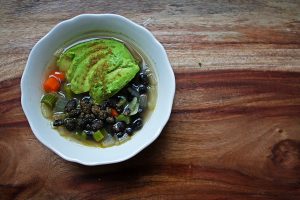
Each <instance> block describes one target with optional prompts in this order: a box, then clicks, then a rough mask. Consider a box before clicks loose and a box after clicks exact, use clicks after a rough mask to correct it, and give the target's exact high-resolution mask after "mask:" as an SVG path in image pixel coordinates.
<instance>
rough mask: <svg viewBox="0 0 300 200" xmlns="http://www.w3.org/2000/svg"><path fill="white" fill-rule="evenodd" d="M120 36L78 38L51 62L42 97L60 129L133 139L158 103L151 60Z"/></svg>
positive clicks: (87, 137)
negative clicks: (119, 37) (148, 60)
mask: <svg viewBox="0 0 300 200" xmlns="http://www.w3.org/2000/svg"><path fill="white" fill-rule="evenodd" d="M142 55H143V54H142V53H141V52H138V51H137V50H135V49H134V48H133V46H131V45H130V44H128V43H126V42H124V41H121V40H118V39H115V38H91V39H87V40H81V41H77V42H75V43H74V44H72V45H70V46H68V47H66V48H64V49H63V50H62V52H58V53H56V56H55V57H54V58H53V60H52V61H51V63H50V64H49V68H48V70H47V73H46V77H45V81H44V83H43V88H44V91H45V94H44V95H43V97H42V99H41V108H42V113H43V115H44V117H46V118H48V119H49V120H51V124H52V126H53V128H55V129H57V130H58V132H59V133H60V135H62V136H64V137H67V138H70V139H72V140H74V141H78V142H80V143H82V144H85V145H92V146H97V147H109V146H113V145H119V144H122V143H123V142H125V141H127V140H129V139H130V138H131V137H132V136H133V135H134V134H135V133H136V132H138V131H139V130H140V129H141V128H142V127H143V125H144V123H146V119H147V116H149V114H150V113H151V111H152V110H153V109H154V107H155V101H156V82H155V77H154V74H153V73H152V70H151V65H150V62H147V59H146V57H145V56H142Z"/></svg>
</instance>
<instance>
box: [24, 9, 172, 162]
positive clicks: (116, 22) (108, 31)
mask: <svg viewBox="0 0 300 200" xmlns="http://www.w3.org/2000/svg"><path fill="white" fill-rule="evenodd" d="M95 34H97V35H99V34H100V35H102V36H105V35H107V36H112V37H116V38H118V39H121V40H124V41H126V42H129V43H130V44H131V45H133V46H134V48H136V49H137V50H138V51H140V52H142V53H143V54H144V55H146V57H147V59H148V60H149V62H151V65H152V67H153V68H152V71H153V72H154V74H155V76H156V80H157V100H156V106H155V110H154V111H153V113H152V114H150V116H149V118H148V119H147V121H146V122H145V124H144V126H143V128H142V129H141V130H140V131H139V132H138V133H136V134H135V136H134V137H132V138H131V140H129V141H127V142H126V143H124V144H122V145H119V146H113V147H109V148H95V147H88V146H84V145H82V144H79V143H76V142H73V141H70V140H68V139H66V138H63V137H61V136H60V135H59V134H58V132H57V131H56V130H54V129H52V128H51V125H50V121H48V120H47V119H45V118H44V117H43V116H42V114H41V110H40V99H41V96H42V94H43V91H42V88H41V85H42V84H41V83H42V81H43V78H44V73H45V70H46V68H47V64H48V63H49V61H50V60H51V59H52V58H53V54H54V53H55V51H57V49H59V48H61V47H64V46H67V45H68V44H71V43H73V42H74V41H76V40H77V41H78V40H79V39H84V38H89V37H93V36H95ZM21 90H22V107H23V110H24V112H25V114H26V117H27V119H28V121H29V124H30V126H31V128H32V130H33V133H34V134H35V135H36V137H37V138H38V139H39V140H40V141H41V142H42V143H43V144H44V145H46V146H47V147H49V148H50V149H51V150H53V151H54V152H55V153H57V154H58V155H60V156H61V157H63V158H64V159H66V160H69V161H74V162H78V163H81V164H85V165H98V164H108V163H114V162H120V161H123V160H126V159H128V158H130V157H132V156H134V155H135V154H137V153H138V152H139V151H141V150H142V149H143V148H145V147H146V146H148V145H149V144H150V143H151V142H153V141H154V140H155V139H156V138H157V137H158V135H159V134H160V132H161V130H162V128H163V127H164V125H165V123H166V122H167V120H168V118H169V115H170V112H171V107H172V102H173V98H174V93H175V78H174V73H173V71H172V69H171V66H170V63H169V61H168V58H167V55H166V52H165V50H164V49H163V47H162V46H161V44H160V43H159V42H158V41H157V40H156V39H155V38H154V37H153V35H152V34H151V33H150V32H149V31H147V30H146V29H144V28H143V27H141V26H139V25H137V24H135V23H133V22H131V21H130V20H128V19H126V18H124V17H121V16H118V15H111V14H106V15H90V14H87V15H80V16H77V17H75V18H73V19H70V20H67V21H64V22H61V23H60V24H58V25H57V26H55V27H54V28H53V29H52V30H51V31H50V32H49V33H48V34H47V35H46V36H45V37H43V38H42V39H41V40H40V41H39V42H38V43H37V44H36V45H35V46H34V48H33V49H32V51H31V53H30V55H29V58H28V61H27V64H26V67H25V70H24V73H23V76H22V81H21Z"/></svg>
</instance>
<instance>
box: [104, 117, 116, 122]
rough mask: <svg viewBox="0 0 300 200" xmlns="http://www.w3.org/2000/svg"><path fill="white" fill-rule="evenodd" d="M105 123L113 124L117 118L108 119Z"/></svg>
mask: <svg viewBox="0 0 300 200" xmlns="http://www.w3.org/2000/svg"><path fill="white" fill-rule="evenodd" d="M105 121H106V123H108V124H113V123H115V118H114V117H107V118H106V119H105Z"/></svg>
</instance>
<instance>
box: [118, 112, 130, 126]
mask: <svg viewBox="0 0 300 200" xmlns="http://www.w3.org/2000/svg"><path fill="white" fill-rule="evenodd" d="M116 120H117V121H118V122H120V121H123V122H125V123H126V124H129V123H130V117H129V116H126V115H124V114H120V115H118V116H117V117H116Z"/></svg>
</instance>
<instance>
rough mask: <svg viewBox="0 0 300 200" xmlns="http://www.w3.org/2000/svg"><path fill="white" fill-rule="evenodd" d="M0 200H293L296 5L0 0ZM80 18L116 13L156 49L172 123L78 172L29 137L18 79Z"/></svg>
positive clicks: (298, 155) (298, 116)
mask: <svg viewBox="0 0 300 200" xmlns="http://www.w3.org/2000/svg"><path fill="white" fill-rule="evenodd" d="M0 5H1V6H0V74H1V76H0V199H1V200H2V199H239V200H240V199H255V200H257V199H300V42H299V41H300V40H299V36H300V13H299V10H300V2H299V1H296V0H295V1H255V2H249V1H217V2H213V1H212V2H211V1H164V2H162V1H151V2H150V1H149V2H148V1H135V2H131V3H128V2H126V1H113V2H108V1H107V2H101V1H97V2H96V1H95V2H94V1H90V2H88V1H64V2H59V1H29V0H28V1H1V3H0ZM81 13H117V14H121V15H124V16H125V17H128V18H130V19H132V20H133V21H135V22H137V23H139V24H143V25H144V26H146V27H147V28H148V29H149V30H151V31H152V32H153V34H154V35H155V36H156V37H157V38H158V40H159V41H160V42H161V43H162V44H163V45H164V46H165V48H166V50H167V53H168V56H169V58H170V61H171V64H172V67H173V69H174V71H175V76H176V87H177V88H176V96H175V101H174V106H173V110H172V115H171V117H170V120H169V122H168V124H167V126H166V127H165V128H164V130H163V132H162V134H161V136H160V137H159V138H158V139H157V140H156V141H155V142H154V143H153V144H152V145H150V146H149V147H148V148H146V149H145V150H143V151H142V152H141V153H139V154H138V155H137V156H135V157H134V158H132V159H130V160H128V161H125V162H122V163H118V164H112V165H105V166H95V167H87V166H82V165H79V164H75V163H70V162H67V161H65V160H63V159H61V158H60V157H58V156H57V155H55V154H54V153H52V152H51V151H50V150H49V149H47V148H46V147H44V146H43V145H42V144H41V143H40V142H39V141H38V140H37V139H36V138H35V137H34V135H33V134H32V131H31V129H30V128H29V125H28V122H27V120H26V118H25V116H24V113H23V111H22V108H21V104H20V85H19V84H20V77H21V75H22V72H23V69H24V66H25V63H26V60H27V57H28V54H29V52H30V50H31V48H32V47H33V45H34V44H35V43H36V42H37V41H38V40H39V39H40V38H41V37H42V36H43V35H45V34H46V33H47V32H48V31H49V30H50V29H51V28H52V27H53V26H54V25H55V24H56V23H58V22H60V21H62V20H64V19H68V18H71V17H73V16H75V15H78V14H81Z"/></svg>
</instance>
